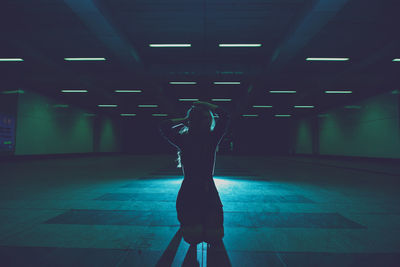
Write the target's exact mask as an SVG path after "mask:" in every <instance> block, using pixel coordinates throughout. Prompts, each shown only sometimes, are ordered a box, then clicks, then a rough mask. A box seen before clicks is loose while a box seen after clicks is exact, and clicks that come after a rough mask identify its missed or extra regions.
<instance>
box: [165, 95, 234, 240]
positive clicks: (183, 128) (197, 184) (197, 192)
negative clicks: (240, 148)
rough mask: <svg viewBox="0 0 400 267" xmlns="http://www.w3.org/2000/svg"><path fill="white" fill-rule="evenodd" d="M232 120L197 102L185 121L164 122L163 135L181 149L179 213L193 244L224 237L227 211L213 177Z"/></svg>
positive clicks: (205, 104) (221, 110)
mask: <svg viewBox="0 0 400 267" xmlns="http://www.w3.org/2000/svg"><path fill="white" fill-rule="evenodd" d="M229 121H230V116H229V114H228V113H227V112H226V111H225V110H224V109H222V108H221V107H218V106H217V105H213V104H210V103H207V102H202V101H197V102H194V103H193V105H192V107H191V108H190V109H189V110H188V111H187V116H186V117H185V118H176V119H170V120H166V121H163V122H162V123H161V124H160V126H159V129H160V132H161V134H162V136H164V138H166V139H167V140H168V142H170V143H171V144H172V145H174V146H175V147H176V148H177V149H178V159H177V161H178V167H182V171H183V175H184V179H183V182H182V185H181V188H180V190H179V192H178V197H177V200H176V210H177V214H178V220H179V222H180V224H181V228H182V233H183V238H184V240H185V241H186V242H188V243H190V244H198V243H200V242H203V241H205V242H207V243H214V242H217V241H219V240H221V239H222V237H223V236H224V228H223V210H222V203H221V199H220V197H219V194H218V191H217V188H216V187H215V184H214V180H213V175H214V166H215V154H216V152H215V151H216V148H217V146H218V144H219V142H220V141H221V139H222V137H223V136H224V134H225V132H226V130H227V128H228V124H229Z"/></svg>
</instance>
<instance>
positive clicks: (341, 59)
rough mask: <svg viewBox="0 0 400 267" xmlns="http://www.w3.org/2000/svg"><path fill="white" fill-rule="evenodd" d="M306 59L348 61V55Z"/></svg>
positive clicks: (309, 59) (308, 59)
mask: <svg viewBox="0 0 400 267" xmlns="http://www.w3.org/2000/svg"><path fill="white" fill-rule="evenodd" d="M306 60H307V61H348V60H350V58H348V57H308V58H307V59H306Z"/></svg>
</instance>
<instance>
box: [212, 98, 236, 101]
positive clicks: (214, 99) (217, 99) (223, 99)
mask: <svg viewBox="0 0 400 267" xmlns="http://www.w3.org/2000/svg"><path fill="white" fill-rule="evenodd" d="M211 101H219V102H229V101H232V99H230V98H213V99H211Z"/></svg>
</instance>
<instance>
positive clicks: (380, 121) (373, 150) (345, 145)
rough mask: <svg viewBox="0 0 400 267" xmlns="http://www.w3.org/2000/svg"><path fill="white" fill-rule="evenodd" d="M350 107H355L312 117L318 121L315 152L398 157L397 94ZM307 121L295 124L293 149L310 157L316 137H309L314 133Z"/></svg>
mask: <svg viewBox="0 0 400 267" xmlns="http://www.w3.org/2000/svg"><path fill="white" fill-rule="evenodd" d="M353 106H358V108H353V109H346V108H344V107H339V108H335V109H333V110H330V111H328V112H324V114H326V116H324V117H319V118H314V119H317V120H318V127H317V130H316V136H317V137H318V139H319V141H318V146H319V149H318V153H319V154H320V155H335V156H356V157H373V158H400V130H399V95H397V94H393V93H392V92H388V93H384V94H381V95H378V96H374V97H371V98H368V99H365V100H362V101H359V102H358V103H354V104H353ZM308 120H310V118H306V119H302V120H300V121H299V123H298V127H297V135H296V141H297V142H296V146H295V148H296V153H298V154H311V152H310V138H315V137H312V133H313V130H312V126H311V124H310V123H307V121H308ZM311 143H312V141H311ZM311 150H312V149H311ZM313 154H316V153H315V152H314V153H313Z"/></svg>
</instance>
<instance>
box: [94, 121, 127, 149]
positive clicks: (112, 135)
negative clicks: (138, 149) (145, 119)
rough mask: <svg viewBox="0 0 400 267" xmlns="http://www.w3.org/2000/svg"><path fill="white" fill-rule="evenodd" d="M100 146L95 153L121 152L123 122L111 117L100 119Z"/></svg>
mask: <svg viewBox="0 0 400 267" xmlns="http://www.w3.org/2000/svg"><path fill="white" fill-rule="evenodd" d="M99 123H100V126H99V128H98V129H99V144H98V149H96V148H95V150H96V151H95V152H120V151H121V138H122V137H121V134H122V133H121V122H120V120H119V119H116V118H114V119H113V118H111V117H100V118H99Z"/></svg>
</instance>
